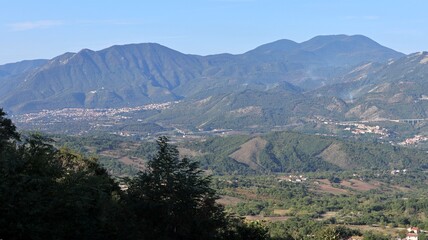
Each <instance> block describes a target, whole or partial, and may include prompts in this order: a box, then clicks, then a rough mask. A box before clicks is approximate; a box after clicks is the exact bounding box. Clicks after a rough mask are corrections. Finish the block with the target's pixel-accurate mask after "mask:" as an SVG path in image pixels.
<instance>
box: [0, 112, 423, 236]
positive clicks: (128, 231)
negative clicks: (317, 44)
mask: <svg viewBox="0 0 428 240" xmlns="http://www.w3.org/2000/svg"><path fill="white" fill-rule="evenodd" d="M114 141H115V139H112V140H111V142H108V141H107V142H104V141H101V143H100V144H107V145H112V146H114V145H115V144H116V143H115V142H114ZM211 146H212V147H213V146H214V145H211ZM232 147H233V146H232ZM144 149H145V150H144ZM138 150H139V151H140V152H144V151H146V150H147V151H150V152H151V151H153V150H155V152H154V153H153V154H152V153H150V154H146V155H147V157H149V158H150V159H149V160H148V161H147V163H146V167H145V169H143V170H139V171H138V173H137V174H135V175H133V176H129V177H117V176H112V175H111V174H109V172H108V171H107V170H106V169H105V168H104V167H103V166H102V165H101V164H100V163H99V162H98V159H97V158H95V157H91V156H87V154H81V153H79V152H77V151H76V150H72V149H69V148H66V147H64V146H63V147H58V144H56V143H55V142H54V140H53V139H51V138H48V137H46V136H44V135H41V134H27V133H26V134H23V133H19V132H18V131H17V129H16V127H15V125H14V124H13V123H12V121H11V120H10V119H8V118H7V116H6V115H5V113H4V112H3V111H2V110H1V109H0V212H1V214H0V239H232V240H233V239H255V240H256V239H277V240H280V239H285V240H292V239H294V240H297V239H348V238H349V237H351V236H361V237H362V238H363V239H390V238H391V237H395V236H396V234H398V236H401V235H403V234H404V233H402V232H400V233H396V234H395V233H390V234H389V233H387V232H385V231H371V230H366V229H360V228H356V227H354V226H356V225H379V224H380V225H379V226H381V227H383V229H388V228H397V227H407V226H410V225H418V226H420V227H421V228H426V227H428V223H427V220H426V216H428V202H427V200H426V198H425V197H424V196H426V190H424V189H423V187H422V190H420V191H419V190H417V191H416V190H415V191H413V190H414V189H415V188H419V187H420V186H424V184H426V181H427V178H426V177H425V176H424V175H423V174H416V173H415V174H412V175H407V176H401V178H402V179H398V178H395V179H391V178H390V177H388V176H387V175H382V176H381V175H379V176H378V175H376V174H375V176H372V175H370V174H372V172H367V173H366V175H363V174H362V173H361V175H360V176H359V177H361V178H367V179H368V178H374V177H377V178H378V179H377V180H378V181H382V182H385V183H387V182H388V181H400V182H403V183H405V184H406V183H407V184H413V185H415V188H414V187H413V186H412V187H409V189H410V190H412V191H411V192H412V196H413V197H412V198H410V199H409V198H406V195H405V194H404V193H403V192H400V191H395V192H391V193H390V194H386V192H387V190H388V186H387V185H385V186H384V187H382V188H379V189H374V190H370V191H368V192H358V191H354V192H353V191H351V190H350V189H347V188H344V187H343V186H342V185H340V184H341V182H346V181H348V179H349V176H348V175H349V174H351V173H350V172H345V171H343V172H336V173H334V172H328V171H327V172H324V173H317V172H313V173H312V175H311V174H308V178H311V179H317V181H319V182H321V184H327V182H326V181H328V182H329V184H331V186H332V187H333V188H334V187H336V188H337V189H342V190H344V191H345V192H346V191H347V192H346V193H344V194H338V195H331V194H326V193H321V192H319V191H316V190H314V189H313V185H310V184H296V183H293V182H289V181H280V179H281V177H284V176H279V175H275V174H274V173H271V174H270V175H269V174H267V175H247V176H246V175H223V176H222V175H214V176H211V175H209V174H207V172H206V171H205V170H203V169H202V168H201V167H200V165H199V164H200V163H199V162H198V161H195V160H192V159H190V158H187V157H181V156H180V154H179V150H178V148H177V146H175V145H174V144H171V143H170V142H169V140H168V138H166V137H159V138H158V139H157V141H156V143H155V144H154V145H153V144H150V145H147V146H141V147H139V148H138ZM213 151H215V148H213ZM141 154H142V153H141ZM410 176H411V177H410ZM382 178H384V179H382ZM349 181H351V180H349ZM417 184H420V185H417ZM410 190H409V191H410ZM227 197H229V198H235V199H238V200H239V201H237V202H236V203H233V204H231V203H227V202H225V201H224V200H225V199H227ZM329 212H335V215H334V216H326V215H328V213H329ZM251 216H253V217H254V216H255V217H256V218H255V219H252V218H251ZM260 216H262V218H257V217H260ZM270 216H271V217H278V216H282V217H284V219H286V221H269V220H265V219H264V218H263V217H270ZM424 237H425V236H424V235H423V234H420V238H419V239H424Z"/></svg>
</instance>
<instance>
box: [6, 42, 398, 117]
mask: <svg viewBox="0 0 428 240" xmlns="http://www.w3.org/2000/svg"><path fill="white" fill-rule="evenodd" d="M401 55H402V54H401V53H398V52H396V51H393V50H391V49H388V48H385V47H383V46H381V45H379V44H377V43H376V42H374V41H372V40H370V39H368V38H366V37H363V36H358V35H357V36H346V35H334V36H320V37H315V38H313V39H311V40H308V41H306V42H303V43H295V42H293V41H290V40H279V41H276V42H273V43H269V44H265V45H262V46H260V47H258V48H256V49H254V50H251V51H248V52H246V53H244V54H239V55H231V54H220V55H211V56H205V57H202V56H195V55H188V54H183V53H180V52H177V51H175V50H172V49H169V48H167V47H164V46H161V45H159V44H155V43H145V44H130V45H123V46H113V47H110V48H107V49H104V50H101V51H91V50H88V49H84V50H82V51H80V52H78V53H65V54H63V55H61V56H58V57H56V58H54V59H51V60H49V61H47V62H46V61H40V62H37V63H34V64H33V65H34V66H33V67H32V66H31V65H30V66H29V67H27V68H25V69H26V70H28V71H24V70H20V69H15V70H13V71H10V67H9V68H4V69H2V68H1V67H0V74H1V75H2V76H3V77H2V78H0V81H2V86H3V87H0V96H1V98H0V99H1V100H0V105H2V106H4V107H6V108H8V109H10V110H12V111H14V112H29V111H37V110H41V109H55V108H64V107H86V108H108V107H126V106H136V105H142V104H147V103H153V102H155V103H156V102H165V101H172V100H178V99H185V98H189V97H192V96H201V94H202V93H205V95H206V96H205V97H208V96H210V95H212V94H230V93H231V91H243V90H245V89H247V88H248V87H250V88H256V89H259V90H260V89H265V90H266V89H271V88H275V87H276V86H278V85H283V84H289V83H291V84H293V85H296V86H298V87H299V88H303V89H314V88H317V87H319V86H323V85H326V84H330V83H332V82H337V81H340V79H341V78H340V77H339V76H342V74H343V73H347V72H349V71H350V70H351V69H352V68H353V66H354V65H355V64H359V63H361V62H373V61H375V62H386V61H387V60H388V59H390V58H397V57H399V56H401ZM36 65H37V67H36ZM8 69H9V71H7V70H8ZM22 69H24V68H22ZM337 79H339V80H337ZM207 93H209V94H207ZM266 97H268V96H267V95H266Z"/></svg>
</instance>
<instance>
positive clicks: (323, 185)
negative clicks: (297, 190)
mask: <svg viewBox="0 0 428 240" xmlns="http://www.w3.org/2000/svg"><path fill="white" fill-rule="evenodd" d="M317 182H318V183H319V184H318V185H317V186H316V188H315V189H314V191H315V192H320V193H331V194H334V195H341V194H349V191H348V190H346V189H341V188H336V187H333V186H332V185H331V183H330V181H329V180H327V179H318V180H317Z"/></svg>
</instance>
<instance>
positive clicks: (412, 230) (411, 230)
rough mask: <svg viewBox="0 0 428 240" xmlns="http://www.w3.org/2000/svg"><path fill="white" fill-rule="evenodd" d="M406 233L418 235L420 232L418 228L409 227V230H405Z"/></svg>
mask: <svg viewBox="0 0 428 240" xmlns="http://www.w3.org/2000/svg"><path fill="white" fill-rule="evenodd" d="M407 232H408V233H416V234H418V233H420V232H421V230H419V228H418V227H409V228H407Z"/></svg>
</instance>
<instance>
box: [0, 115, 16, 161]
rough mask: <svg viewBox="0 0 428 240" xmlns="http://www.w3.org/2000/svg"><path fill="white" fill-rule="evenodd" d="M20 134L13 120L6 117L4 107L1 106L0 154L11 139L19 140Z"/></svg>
mask: <svg viewBox="0 0 428 240" xmlns="http://www.w3.org/2000/svg"><path fill="white" fill-rule="evenodd" d="M18 140H19V134H18V132H17V131H16V127H15V125H14V124H13V123H12V121H11V120H10V119H8V118H6V113H5V112H4V111H3V108H0V156H1V154H3V153H2V152H3V150H4V149H5V147H6V145H7V144H8V142H10V141H18Z"/></svg>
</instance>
